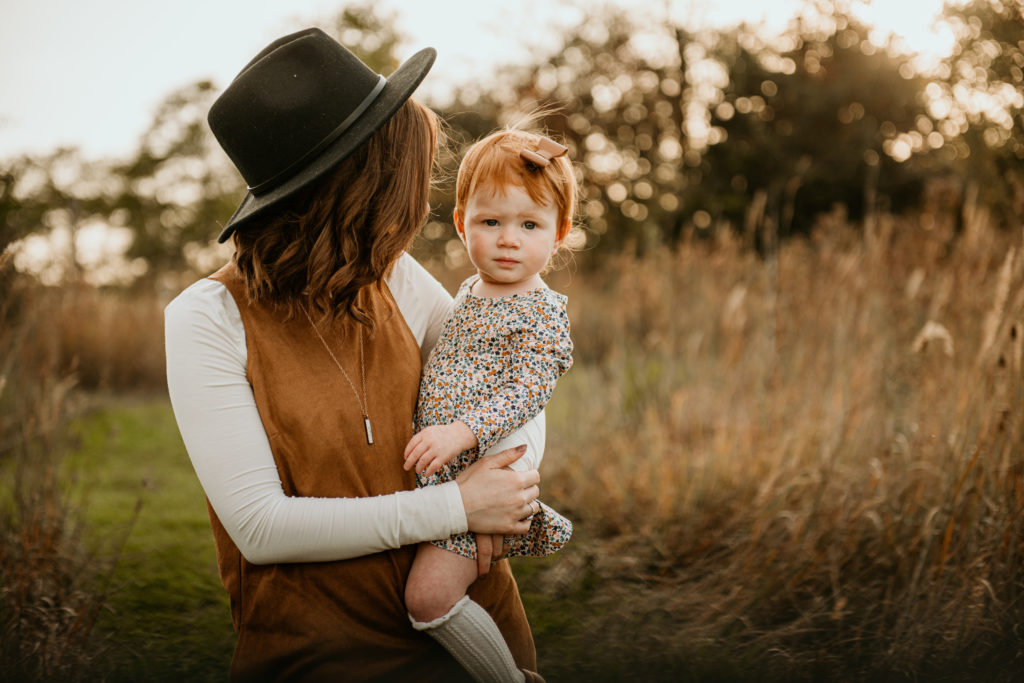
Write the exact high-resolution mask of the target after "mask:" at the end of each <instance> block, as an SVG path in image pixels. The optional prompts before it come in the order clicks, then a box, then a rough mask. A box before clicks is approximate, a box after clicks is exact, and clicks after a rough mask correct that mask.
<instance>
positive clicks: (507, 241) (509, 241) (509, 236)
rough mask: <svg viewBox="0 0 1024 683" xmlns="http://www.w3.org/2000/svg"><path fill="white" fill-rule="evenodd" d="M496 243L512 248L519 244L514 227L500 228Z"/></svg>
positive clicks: (517, 234)
mask: <svg viewBox="0 0 1024 683" xmlns="http://www.w3.org/2000/svg"><path fill="white" fill-rule="evenodd" d="M498 242H499V243H501V244H503V245H508V246H514V245H517V244H519V233H518V232H516V229H515V228H514V227H502V229H501V232H499V233H498Z"/></svg>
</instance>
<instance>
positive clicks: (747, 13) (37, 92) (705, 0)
mask: <svg viewBox="0 0 1024 683" xmlns="http://www.w3.org/2000/svg"><path fill="white" fill-rule="evenodd" d="M584 2H585V0H546V1H545V0H517V1H516V2H513V3H509V2H492V1H490V0H375V3H374V4H375V5H377V6H379V7H384V8H387V9H393V10H395V11H397V12H398V19H397V21H398V23H399V28H400V30H401V32H402V33H404V34H405V35H406V36H407V37H408V39H407V44H405V45H403V46H402V56H406V55H410V54H412V53H413V52H414V51H416V50H417V49H419V48H421V47H425V46H433V47H435V48H437V50H438V59H437V62H436V64H435V66H434V69H433V70H432V72H431V74H430V76H429V77H428V79H427V81H426V82H425V83H424V85H423V88H422V91H421V92H422V94H424V95H425V96H426V98H427V100H428V101H429V100H430V98H431V97H434V98H438V99H441V100H443V99H444V97H445V96H446V94H447V93H450V92H451V89H452V87H454V86H456V85H465V84H471V83H474V82H484V83H486V82H487V79H488V78H490V77H492V74H493V71H494V69H495V68H496V66H498V65H499V64H506V63H522V62H525V61H527V60H529V59H531V57H532V56H533V55H535V54H538V51H540V52H544V51H548V52H550V50H552V49H554V47H556V46H557V44H558V35H559V30H560V29H565V28H567V27H571V26H573V25H574V24H576V23H578V22H579V20H580V16H581V13H580V11H579V9H578V8H579V7H580V6H581V5H582V4H583V3H584ZM860 2H861V4H860V5H859V8H858V9H857V12H858V14H859V15H860V16H862V17H863V18H864V19H866V20H867V21H868V22H870V23H872V24H874V25H877V26H878V27H879V28H880V30H882V31H885V32H892V31H894V32H896V33H897V34H901V35H903V37H904V38H905V40H906V42H907V44H908V45H909V46H910V47H911V48H913V49H916V50H921V51H925V52H932V53H941V52H942V50H944V49H945V50H948V46H949V44H950V40H949V36H948V35H946V34H943V33H941V32H940V33H935V32H934V31H932V29H931V25H932V19H933V18H934V16H935V15H936V14H937V13H938V11H939V10H940V9H941V4H942V2H941V0H870V1H868V0H860ZM589 4H596V3H593V2H591V3H589ZM609 4H614V5H622V6H634V7H636V8H638V9H637V11H641V10H640V9H639V8H643V10H642V11H645V12H649V13H651V14H652V17H655V18H657V17H658V16H660V17H663V18H664V17H670V18H672V19H674V20H676V21H680V20H681V21H682V22H683V23H684V25H686V26H688V27H690V28H692V29H696V28H700V27H703V26H725V25H730V24H735V23H738V22H740V21H746V22H748V23H763V24H764V27H765V29H764V30H766V31H767V32H769V33H771V32H777V31H780V30H781V29H782V28H783V27H784V26H785V24H786V22H787V21H788V19H789V18H790V17H791V16H792V15H793V14H794V12H795V11H796V9H797V7H798V6H799V4H800V3H799V0H771V1H770V2H766V1H765V0H730V1H729V2H722V1H721V0H660V1H659V0H609ZM344 5H345V3H344V2H342V1H340V0H175V1H174V2H166V0H159V1H156V0H0V159H2V158H7V157H11V156H14V155H16V154H22V153H29V154H44V153H46V152H48V151H52V150H53V149H55V148H57V147H58V146H76V147H79V148H81V149H82V150H83V152H84V153H85V154H86V156H88V157H90V158H100V157H127V156H128V155H130V154H131V153H132V151H133V150H135V149H136V147H137V144H138V141H139V139H140V137H141V135H142V133H143V132H144V131H145V129H146V127H147V125H148V124H149V123H150V121H151V120H152V117H153V115H154V113H155V111H156V109H157V105H158V104H159V103H160V101H161V100H162V99H163V98H164V97H165V96H166V95H167V94H169V93H170V92H171V91H173V90H174V89H176V88H179V87H182V86H185V85H188V84H190V83H193V82H195V81H197V80H200V79H205V78H208V79H211V80H212V81H213V82H214V83H215V84H216V85H217V86H218V87H223V86H224V85H226V84H227V83H228V82H230V80H231V78H232V77H233V76H234V75H235V74H236V73H237V71H238V70H239V69H241V67H242V66H244V65H245V64H246V63H247V62H248V61H249V59H250V58H251V57H252V56H253V55H255V54H256V53H257V52H259V51H260V50H261V49H262V48H263V47H264V46H265V45H266V44H267V43H269V42H271V41H272V40H274V39H275V38H277V37H279V36H281V35H284V34H286V33H288V32H290V31H294V30H298V29H300V28H304V27H306V26H310V25H315V24H317V22H318V21H319V22H324V21H326V20H327V19H329V18H330V17H332V16H334V15H336V14H337V13H338V12H339V11H340V9H341V8H342V7H344Z"/></svg>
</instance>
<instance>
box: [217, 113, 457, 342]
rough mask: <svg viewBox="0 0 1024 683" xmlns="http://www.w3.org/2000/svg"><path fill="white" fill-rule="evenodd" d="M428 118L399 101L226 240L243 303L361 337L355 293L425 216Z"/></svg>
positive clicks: (363, 315) (430, 149)
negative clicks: (324, 169)
mask: <svg viewBox="0 0 1024 683" xmlns="http://www.w3.org/2000/svg"><path fill="white" fill-rule="evenodd" d="M438 128H439V126H438V121H437V116H436V115H435V114H434V112H433V111H431V110H430V109H428V108H427V107H425V106H423V105H421V104H419V103H418V102H416V101H415V100H412V99H409V100H407V101H406V102H405V104H403V105H402V107H401V108H400V109H399V110H398V111H397V112H396V113H395V115H394V116H392V117H391V118H390V119H389V120H388V121H387V122H386V123H385V124H384V125H383V127H381V129H380V130H378V131H377V132H376V133H374V134H373V136H371V137H370V139H369V140H367V141H366V142H365V143H364V144H363V145H361V146H360V147H359V148H358V149H356V151H355V152H353V153H352V155H351V156H349V157H348V158H346V159H345V160H343V161H342V162H341V163H339V164H338V166H337V167H335V169H334V170H333V171H331V172H330V173H328V174H327V175H325V176H324V177H322V178H320V179H319V180H318V181H317V182H316V183H315V184H314V185H312V186H310V187H309V188H306V189H304V190H303V191H300V192H299V193H297V194H296V195H295V196H293V197H290V198H289V199H288V200H285V201H284V202H283V203H282V204H281V205H280V207H279V208H277V207H275V209H274V210H272V212H268V214H267V215H266V216H265V217H263V218H261V219H260V218H257V219H254V221H253V223H252V225H251V226H249V227H247V228H245V229H243V230H239V231H237V232H236V233H235V263H236V264H237V266H238V269H239V271H240V272H241V274H242V277H243V278H244V279H245V283H246V290H247V292H248V296H249V299H250V300H251V301H259V302H266V303H271V304H274V305H277V306H280V307H281V308H282V309H283V311H284V313H285V315H286V317H287V318H288V319H291V317H293V316H295V315H296V314H298V313H300V312H301V311H302V307H305V308H306V310H308V311H309V313H310V315H311V316H313V317H314V319H318V318H322V317H325V316H326V317H329V318H332V319H333V318H338V317H340V316H343V315H351V316H352V317H353V318H355V319H356V320H358V321H359V322H361V323H363V324H364V325H366V326H367V327H369V328H370V329H371V330H372V329H373V325H374V320H373V316H372V314H371V312H370V311H368V310H367V309H366V308H365V307H364V306H363V304H362V303H361V300H360V298H359V297H358V294H359V292H360V291H361V290H362V289H363V288H365V287H368V286H375V287H377V288H378V290H382V289H383V283H384V277H385V276H386V275H387V274H388V272H389V271H390V269H391V267H392V266H393V265H394V263H395V261H396V260H397V259H398V257H399V256H401V255H402V252H403V251H405V250H406V249H407V248H408V247H409V246H410V245H411V244H412V241H413V239H414V238H415V237H416V234H417V232H418V231H419V229H420V226H421V225H422V224H423V221H424V220H425V219H426V215H427V212H428V211H429V206H428V198H429V193H430V176H431V171H432V170H433V165H434V153H435V150H436V147H437V138H438Z"/></svg>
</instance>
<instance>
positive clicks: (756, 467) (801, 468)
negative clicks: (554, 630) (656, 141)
mask: <svg viewBox="0 0 1024 683" xmlns="http://www.w3.org/2000/svg"><path fill="white" fill-rule="evenodd" d="M953 225H954V224H953V222H952V221H945V222H939V223H937V222H936V221H934V220H924V218H923V216H913V217H908V218H902V219H895V218H892V217H887V216H880V217H874V227H873V229H872V230H870V231H869V232H868V233H867V234H865V233H864V232H863V231H862V230H861V229H860V228H859V227H857V226H852V225H849V224H847V222H846V221H845V219H844V217H843V215H842V214H841V213H837V214H835V215H833V216H830V217H825V218H823V220H822V222H821V224H820V225H819V226H818V229H817V230H816V231H815V233H814V235H813V238H811V239H809V240H805V241H791V242H788V243H785V244H783V245H782V246H781V247H779V248H778V249H777V251H774V252H772V253H769V254H767V255H766V256H765V257H763V258H762V257H760V256H758V255H756V254H755V253H753V252H752V251H751V250H750V249H748V248H746V247H744V246H743V244H742V243H741V242H740V241H739V240H738V239H735V238H733V237H732V236H731V233H728V232H723V233H722V234H721V235H720V236H719V238H718V239H717V240H702V241H690V242H688V243H686V244H684V245H682V246H681V247H680V248H679V249H678V250H677V251H675V252H674V253H667V252H664V253H659V254H653V255H649V256H646V257H644V258H642V259H641V258H636V257H633V256H630V255H629V254H623V255H621V256H620V257H618V258H615V259H612V260H611V261H609V262H607V263H604V264H602V266H601V267H600V268H599V269H598V270H597V272H595V273H594V274H593V275H586V276H582V275H577V276H576V277H575V278H573V279H571V280H569V281H563V282H562V283H561V285H562V288H563V291H566V292H567V293H568V294H569V296H570V318H571V319H572V321H573V336H574V339H575V341H576V349H577V365H576V366H575V367H574V368H573V369H572V371H571V372H570V373H569V375H567V376H566V377H565V378H564V379H563V380H562V381H561V382H560V384H559V387H558V388H557V390H556V392H555V397H554V399H553V401H552V404H551V405H550V406H549V421H548V425H549V452H550V453H551V454H552V455H551V457H550V458H549V459H548V461H546V463H545V471H544V495H545V496H546V497H548V498H550V499H551V502H552V503H553V504H556V507H559V508H560V509H561V510H562V511H563V512H565V513H567V514H568V515H569V516H571V517H572V518H574V520H576V522H577V525H578V529H579V530H580V531H581V532H582V534H581V541H580V542H581V545H580V546H578V547H577V548H576V550H577V552H576V553H575V554H573V555H567V557H566V558H565V559H564V560H563V562H562V563H560V564H558V565H557V566H556V567H555V568H554V569H552V570H551V571H550V572H549V573H548V574H549V575H548V576H546V577H544V576H542V577H540V578H539V579H537V580H536V581H534V582H533V583H532V584H531V585H532V587H534V588H545V589H547V590H550V591H552V592H553V594H555V595H557V594H558V592H559V590H562V591H566V590H570V588H569V586H571V581H570V577H572V576H573V575H574V574H578V573H579V572H589V573H590V574H591V579H590V581H591V583H592V584H597V585H600V586H601V589H600V590H596V591H595V592H594V594H593V595H591V596H590V597H588V598H586V600H585V603H584V604H582V605H580V606H579V609H578V617H579V635H578V637H575V638H564V639H562V640H561V641H560V642H561V646H562V647H565V648H570V647H573V646H577V647H578V648H579V649H580V651H585V648H587V646H588V645H587V643H591V644H593V643H600V651H601V654H600V655H595V656H592V657H589V658H587V659H583V660H582V661H584V662H590V664H589V666H590V669H589V670H586V669H584V671H580V670H579V669H578V665H573V666H574V667H577V668H572V669H571V670H570V669H566V668H565V667H566V665H565V664H564V659H563V658H560V657H558V658H552V660H551V661H549V662H546V663H545V664H546V665H547V666H546V669H545V670H547V671H551V672H553V673H555V674H565V675H582V674H583V673H586V675H587V676H589V677H592V678H595V679H606V680H607V679H615V678H618V677H619V676H620V675H625V674H626V671H628V672H629V675H636V676H638V677H639V678H640V679H650V680H662V679H664V680H668V679H676V677H677V676H678V675H679V673H680V672H687V671H688V672H690V673H695V674H699V672H700V671H701V670H702V669H701V667H702V666H704V665H705V664H706V665H707V666H709V667H711V668H712V669H716V667H717V670H718V671H719V672H720V665H721V656H722V655H723V654H724V653H728V655H729V658H730V659H734V661H735V662H736V663H735V665H734V666H735V667H736V668H735V669H734V673H735V674H736V676H737V677H738V678H741V679H743V678H747V677H749V676H753V678H755V679H758V680H766V679H773V678H778V679H781V680H792V679H825V680H856V679H861V678H864V679H868V678H875V677H879V676H881V677H899V678H902V677H903V676H907V677H914V676H922V677H924V678H932V679H936V678H944V677H950V678H953V679H959V678H961V677H962V676H963V675H964V672H975V673H978V674H979V675H981V676H982V677H983V678H985V679H999V678H1004V679H1012V677H1013V676H1014V675H1015V674H1011V673H1010V672H1017V673H1019V672H1021V671H1024V571H1022V570H1024V516H1022V512H1024V479H1022V474H1024V419H1022V405H1024V402H1022V392H1024V373H1022V344H1024V341H1022V336H1024V250H1022V244H1021V237H1022V234H1021V232H1020V231H1019V230H1018V231H1015V232H1012V233H1002V232H998V231H996V230H994V229H992V227H991V226H990V225H989V224H988V222H987V218H986V216H985V215H984V213H983V212H977V211H975V212H973V213H972V212H967V214H966V215H965V224H964V227H963V229H962V230H960V231H959V232H955V231H954V230H953ZM574 643H575V645H574ZM637 653H643V654H642V656H639V657H638V656H637ZM709 653H714V654H713V655H711V658H712V659H715V658H717V663H715V662H707V660H708V658H709ZM616 661H618V662H628V663H629V665H628V669H623V670H617V669H616V667H615V666H614V665H611V663H613V662H616ZM702 662H704V664H702ZM637 667H639V669H638V668H637ZM645 667H646V669H645ZM979 680H980V679H979Z"/></svg>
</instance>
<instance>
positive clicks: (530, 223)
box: [523, 221, 537, 230]
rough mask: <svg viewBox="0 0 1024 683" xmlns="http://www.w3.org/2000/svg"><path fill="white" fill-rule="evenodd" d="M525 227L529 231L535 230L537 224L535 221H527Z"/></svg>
mask: <svg viewBox="0 0 1024 683" xmlns="http://www.w3.org/2000/svg"><path fill="white" fill-rule="evenodd" d="M523 227H524V228H526V229H527V230H533V229H534V228H536V227H537V224H536V223H534V222H533V221H526V222H525V223H523Z"/></svg>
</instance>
